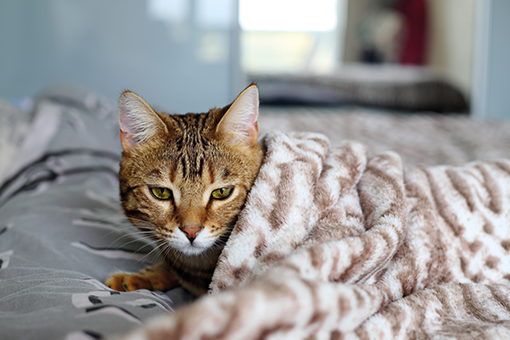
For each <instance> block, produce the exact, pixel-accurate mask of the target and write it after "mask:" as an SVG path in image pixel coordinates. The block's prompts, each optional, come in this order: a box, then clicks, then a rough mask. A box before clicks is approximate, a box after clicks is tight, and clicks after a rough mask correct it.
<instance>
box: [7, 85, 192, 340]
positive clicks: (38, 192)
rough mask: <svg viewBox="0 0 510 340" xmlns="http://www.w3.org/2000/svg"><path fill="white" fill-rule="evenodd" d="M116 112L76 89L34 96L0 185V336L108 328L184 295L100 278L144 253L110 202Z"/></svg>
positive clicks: (131, 267) (58, 335)
mask: <svg viewBox="0 0 510 340" xmlns="http://www.w3.org/2000/svg"><path fill="white" fill-rule="evenodd" d="M116 115H117V114H116V110H115V107H114V106H113V105H111V104H110V103H109V102H108V101H106V100H104V99H102V98H101V97H99V96H96V95H94V94H91V93H88V92H85V91H83V92H82V91H70V90H58V91H56V90H53V91H49V92H47V93H46V94H45V95H43V96H42V97H41V98H40V99H39V100H38V102H37V109H36V117H35V120H34V123H33V126H32V131H30V132H29V134H28V137H27V139H26V140H25V144H24V145H23V149H22V150H21V151H20V155H21V159H18V164H20V166H18V168H17V169H15V170H14V171H12V172H11V176H10V177H9V179H8V180H7V181H6V182H4V183H3V185H2V186H1V187H0V268H1V269H0V339H2V340H7V339H69V340H71V339H97V338H102V337H105V336H113V335H115V334H119V333H123V332H125V331H127V330H129V329H132V328H133V327H136V326H139V325H140V324H142V323H143V322H144V321H145V320H146V319H147V318H149V317H151V316H154V315H156V314H160V313H164V312H168V311H171V310H172V308H175V307H177V306H178V305H180V304H182V303H184V302H185V301H187V300H189V299H190V296H189V295H188V294H187V293H186V292H184V291H183V290H182V289H176V290H173V291H170V292H168V293H167V294H163V293H159V292H158V293H156V292H149V291H146V290H142V291H137V292H129V293H119V292H115V291H112V290H110V289H109V288H107V287H106V286H104V285H103V283H102V282H103V281H104V279H105V278H106V277H107V276H108V275H109V274H111V273H113V272H115V271H137V270H139V269H140V268H142V267H144V266H146V265H147V264H148V263H150V262H151V261H152V260H154V258H153V254H152V253H150V251H151V247H150V245H148V244H146V243H145V241H143V240H139V239H138V238H137V236H136V233H135V232H134V229H132V227H130V226H129V224H128V223H127V222H126V221H125V219H124V217H123V214H122V211H121V209H120V205H119V200H118V183H117V168H118V160H119V157H120V153H121V150H120V146H119V143H118V132H117V130H118V127H117V117H116Z"/></svg>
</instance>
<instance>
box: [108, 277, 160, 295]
mask: <svg viewBox="0 0 510 340" xmlns="http://www.w3.org/2000/svg"><path fill="white" fill-rule="evenodd" d="M104 284H105V285H106V286H108V287H110V288H111V289H113V290H116V291H118V292H132V291H134V290H138V289H148V290H159V289H157V288H158V287H156V289H154V287H153V285H152V283H151V282H150V281H149V280H147V279H146V278H144V277H143V276H141V275H140V274H131V273H116V274H113V275H112V276H110V277H109V278H107V279H106V281H105V283H104ZM156 286H158V285H156Z"/></svg>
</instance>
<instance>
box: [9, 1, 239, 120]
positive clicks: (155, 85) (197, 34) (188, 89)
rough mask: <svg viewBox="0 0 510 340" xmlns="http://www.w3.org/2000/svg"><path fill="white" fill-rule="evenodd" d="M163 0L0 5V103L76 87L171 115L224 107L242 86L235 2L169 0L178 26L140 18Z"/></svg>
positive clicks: (167, 20)
mask: <svg viewBox="0 0 510 340" xmlns="http://www.w3.org/2000/svg"><path fill="white" fill-rule="evenodd" d="M165 1H166V0H162V1H158V0H107V1H104V0H85V1H84V0H2V1H0V97H7V98H8V97H22V96H33V95H35V94H36V93H37V92H38V91H40V90H41V89H42V88H44V87H45V86H48V85H51V84H54V83H76V84H80V85H82V86H85V87H88V88H90V89H92V90H95V91H98V92H100V93H102V94H105V95H107V96H108V97H110V98H117V97H118V96H119V94H120V92H121V91H122V90H124V89H126V88H129V89H131V90H133V91H135V92H138V93H139V94H140V95H142V96H143V97H144V98H145V99H147V100H148V101H149V102H150V103H151V104H155V105H158V106H160V107H163V108H165V109H166V110H169V111H172V112H180V113H184V112H203V111H206V110H208V109H209V108H210V107H211V106H222V105H225V104H227V103H229V102H230V101H231V100H233V98H234V95H235V93H237V92H238V91H240V90H241V89H242V86H243V85H245V84H243V83H242V81H240V80H239V79H240V77H239V73H238V71H239V70H238V68H237V66H238V64H239V63H238V60H236V58H238V55H237V53H236V49H237V48H238V46H237V42H236V34H237V32H236V28H237V10H236V8H237V1H236V0H180V1H177V0H172V2H171V3H173V4H176V3H180V4H181V5H183V6H185V7H187V11H184V12H182V13H181V14H182V15H181V17H178V16H177V17H176V16H175V15H174V14H175V13H176V12H175V10H173V11H169V13H167V14H172V13H173V14H172V15H173V17H172V16H170V17H168V16H167V17H165V13H164V11H161V10H157V11H156V13H153V14H152V15H149V14H148V8H149V7H150V6H149V5H150V4H152V5H153V8H154V6H155V7H156V9H157V7H158V6H159V7H161V6H164V5H165ZM167 3H170V2H168V1H167ZM158 13H159V14H158ZM158 16H159V17H158Z"/></svg>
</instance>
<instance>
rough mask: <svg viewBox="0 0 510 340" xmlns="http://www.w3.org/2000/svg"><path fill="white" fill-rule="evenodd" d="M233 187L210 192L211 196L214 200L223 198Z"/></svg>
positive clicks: (227, 195)
mask: <svg viewBox="0 0 510 340" xmlns="http://www.w3.org/2000/svg"><path fill="white" fill-rule="evenodd" d="M233 190H234V188H221V189H216V190H214V191H213V192H212V194H211V197H212V198H214V199H216V200H223V199H225V198H227V197H229V196H230V195H231V194H232V191H233Z"/></svg>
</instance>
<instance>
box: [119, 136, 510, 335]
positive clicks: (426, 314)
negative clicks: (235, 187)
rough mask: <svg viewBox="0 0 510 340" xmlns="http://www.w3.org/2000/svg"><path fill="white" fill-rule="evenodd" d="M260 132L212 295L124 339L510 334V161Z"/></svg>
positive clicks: (214, 280) (217, 270)
mask: <svg viewBox="0 0 510 340" xmlns="http://www.w3.org/2000/svg"><path fill="white" fill-rule="evenodd" d="M264 144H265V147H266V150H267V152H266V156H265V159H264V162H263V165H262V167H261V169H260V173H259V175H258V177H257V180H256V181H255V184H254V186H253V188H252V190H251V192H250V194H249V196H248V199H247V202H246V205H245V208H244V209H243V211H242V212H241V214H240V216H239V219H238V221H237V224H236V226H235V228H234V230H233V232H232V235H231V236H230V238H229V240H228V242H227V245H226V246H225V249H224V251H223V253H222V254H221V256H220V259H219V261H218V265H217V268H216V271H215V273H214V276H213V279H212V283H211V286H210V288H211V290H210V292H211V294H210V295H209V296H205V297H203V298H202V299H199V300H198V301H196V302H195V303H193V304H191V305H189V306H186V307H184V308H182V309H180V310H178V311H176V313H175V314H173V315H168V316H164V317H161V318H159V319H156V320H154V321H153V322H151V323H149V324H148V325H147V326H145V327H144V328H143V329H140V330H139V331H137V332H136V333H134V334H132V335H131V337H130V336H128V337H127V338H129V339H160V338H169V339H204V338H207V339H266V338H267V339H395V338H415V337H434V336H440V337H442V336H444V337H458V336H459V337H467V338H469V334H471V333H469V332H468V331H467V330H469V329H471V330H473V329H477V332H475V333H476V334H477V335H483V336H498V335H499V336H504V335H508V333H509V332H510V294H509V293H510V288H509V287H510V286H508V284H509V280H508V279H509V278H510V266H509V265H508V263H509V262H508V261H509V260H510V254H509V251H510V230H509V229H510V228H509V225H510V161H498V162H492V163H472V164H468V165H466V166H464V167H458V168H454V167H446V166H445V167H433V168H416V169H413V170H412V171H410V172H409V173H408V174H406V175H404V172H403V166H402V162H401V160H400V157H399V156H398V155H397V154H395V153H391V152H387V153H383V154H379V155H376V156H373V157H369V156H368V150H367V148H366V147H365V146H363V145H362V144H360V143H357V142H344V143H342V144H341V145H340V146H339V147H337V148H334V149H330V147H329V142H328V140H327V138H326V137H324V136H322V135H320V134H314V133H288V134H286V133H282V132H277V131H276V132H272V133H270V134H268V135H266V136H265V139H264ZM484 304H487V305H488V306H492V307H491V308H489V307H485V306H484ZM475 333H472V334H475Z"/></svg>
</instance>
